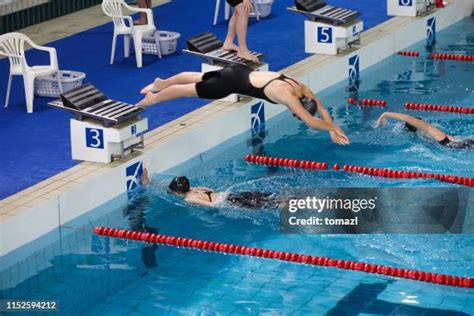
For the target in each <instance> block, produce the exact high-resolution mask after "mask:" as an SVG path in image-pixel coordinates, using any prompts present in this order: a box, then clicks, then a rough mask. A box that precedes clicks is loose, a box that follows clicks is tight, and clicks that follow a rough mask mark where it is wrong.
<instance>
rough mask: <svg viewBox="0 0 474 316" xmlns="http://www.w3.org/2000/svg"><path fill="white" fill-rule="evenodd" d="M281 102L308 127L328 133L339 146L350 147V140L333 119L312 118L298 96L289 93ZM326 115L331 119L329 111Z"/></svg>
mask: <svg viewBox="0 0 474 316" xmlns="http://www.w3.org/2000/svg"><path fill="white" fill-rule="evenodd" d="M281 100H282V101H286V102H283V103H284V104H286V105H287V106H288V108H289V109H290V111H291V112H293V114H295V115H296V116H298V117H299V118H300V119H301V120H302V121H303V122H305V123H306V125H307V126H309V127H311V128H313V129H318V130H324V131H328V132H329V135H330V136H331V139H332V141H333V142H335V143H337V144H339V145H348V144H349V143H350V141H349V138H348V137H347V136H346V134H345V133H344V131H343V130H342V129H341V128H340V127H339V126H337V125H336V124H334V123H333V122H332V119H330V121H327V120H324V119H320V118H317V117H314V116H312V115H311V114H309V113H308V111H306V110H305V109H304V107H303V106H302V104H301V102H300V100H299V98H298V97H297V96H296V95H294V94H292V93H290V92H288V93H287V94H285V95H283V96H282V98H281ZM325 113H326V115H327V116H329V117H330V115H329V113H327V111H326V112H325Z"/></svg>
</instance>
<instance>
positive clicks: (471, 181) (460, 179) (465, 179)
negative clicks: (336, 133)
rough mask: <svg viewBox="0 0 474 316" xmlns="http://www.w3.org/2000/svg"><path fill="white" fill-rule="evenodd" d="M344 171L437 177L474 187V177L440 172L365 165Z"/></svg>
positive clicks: (410, 176) (378, 174)
mask: <svg viewBox="0 0 474 316" xmlns="http://www.w3.org/2000/svg"><path fill="white" fill-rule="evenodd" d="M344 171H346V172H353V173H362V174H366V175H370V176H374V177H383V178H392V179H435V180H439V181H443V182H449V183H453V184H459V185H464V186H470V187H474V178H468V177H461V176H455V175H445V174H438V173H426V172H415V171H400V170H393V169H389V168H383V169H382V168H371V167H365V166H352V165H344Z"/></svg>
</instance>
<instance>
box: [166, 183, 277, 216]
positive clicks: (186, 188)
mask: <svg viewBox="0 0 474 316" xmlns="http://www.w3.org/2000/svg"><path fill="white" fill-rule="evenodd" d="M168 189H169V192H170V193H172V194H175V195H177V196H179V197H182V198H183V199H184V200H185V201H186V202H188V203H191V204H196V205H201V206H206V207H218V206H221V205H226V204H227V205H230V206H234V207H241V208H250V209H263V208H267V209H268V208H278V207H280V206H282V205H283V203H284V201H283V200H282V199H281V198H279V197H278V196H277V195H276V194H274V193H263V192H240V193H226V192H215V191H214V190H212V189H209V188H203V187H194V188H193V187H191V186H190V184H189V179H188V178H187V177H185V176H180V177H176V178H174V179H173V180H172V181H171V183H170V184H169V186H168Z"/></svg>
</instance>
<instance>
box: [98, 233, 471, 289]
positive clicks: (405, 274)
mask: <svg viewBox="0 0 474 316" xmlns="http://www.w3.org/2000/svg"><path fill="white" fill-rule="evenodd" d="M94 234H97V235H101V236H108V237H114V238H122V239H130V240H138V241H142V242H147V243H153V244H162V245H167V246H174V247H185V248H191V249H197V250H205V251H214V252H218V253H227V254H233V255H243V256H249V257H260V258H267V259H275V260H281V261H288V262H294V263H301V264H308V265H314V266H324V267H332V268H336V269H344V270H354V271H360V272H365V273H371V274H380V275H386V276H391V277H396V278H403V279H410V280H414V281H422V282H428V283H434V284H440V285H447V286H456V287H464V288H473V287H474V279H473V278H470V277H461V276H456V275H449V274H439V273H433V272H424V271H419V270H412V269H403V268H396V267H391V266H386V265H380V264H372V263H366V262H359V261H352V260H341V259H334V258H328V257H318V256H309V255H304V254H298V253H292V252H284V251H275V250H271V249H264V248H255V247H247V246H241V245H235V244H225V243H219V242H214V241H207V240H198V239H191V238H183V237H175V236H168V235H163V234H152V233H147V232H137V231H130V230H125V229H117V228H109V227H95V229H94Z"/></svg>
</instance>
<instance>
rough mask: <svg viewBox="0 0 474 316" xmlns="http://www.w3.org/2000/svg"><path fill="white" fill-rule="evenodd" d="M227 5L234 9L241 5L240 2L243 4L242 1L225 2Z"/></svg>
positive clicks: (229, 0)
mask: <svg viewBox="0 0 474 316" xmlns="http://www.w3.org/2000/svg"><path fill="white" fill-rule="evenodd" d="M226 1H227V3H228V4H230V5H231V6H232V7H234V8H235V7H236V6H238V5H239V4H241V3H242V2H244V0H226Z"/></svg>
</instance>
